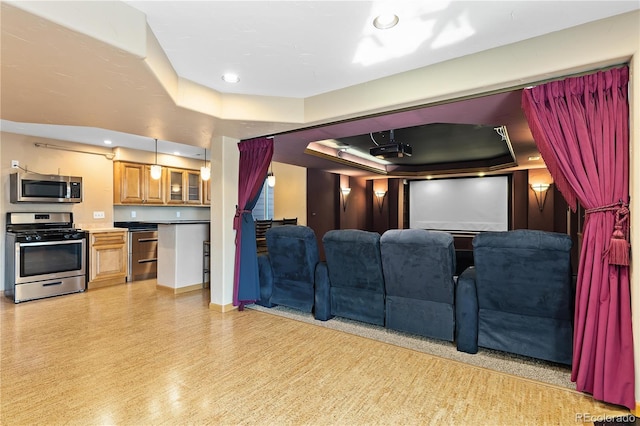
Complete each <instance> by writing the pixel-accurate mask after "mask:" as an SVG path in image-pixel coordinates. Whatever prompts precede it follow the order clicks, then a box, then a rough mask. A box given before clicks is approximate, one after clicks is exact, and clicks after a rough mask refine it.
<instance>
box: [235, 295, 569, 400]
mask: <svg viewBox="0 0 640 426" xmlns="http://www.w3.org/2000/svg"><path fill="white" fill-rule="evenodd" d="M247 308H249V309H255V310H258V311H261V312H267V313H270V314H273V315H279V316H283V317H286V318H290V319H293V320H296V321H302V322H306V323H309V324H313V325H316V326H318V327H326V328H330V329H333V330H338V331H343V332H345V333H351V334H355V335H358V336H362V337H366V338H370V339H374V340H378V341H381V342H385V343H389V344H392V345H397V346H401V347H404V348H408V349H413V350H416V351H420V352H424V353H427V354H430V355H435V356H439V357H442V358H447V359H451V360H454V361H459V362H463V363H465V364H470V365H475V366H478V367H483V368H487V369H490V370H495V371H500V372H503V373H507V374H512V375H514V376H519V377H523V378H526V379H530V380H536V381H539V382H543V383H548V384H552V385H556V386H561V387H565V388H569V389H575V384H574V383H572V382H571V368H570V367H569V366H565V365H560V364H555V363H550V362H546V361H542V360H537V359H534V358H529V357H523V356H519V355H514V354H509V353H505V352H500V351H494V350H490V349H484V348H480V350H479V351H478V353H477V354H468V353H465V352H458V350H457V349H456V346H455V343H452V342H445V341H441V340H435V339H428V338H426V337H421V336H416V335H412V334H407V333H402V332H398V331H393V330H388V329H386V328H384V327H380V326H376V325H372V324H366V323H362V322H359V321H352V320H349V319H346V318H338V317H334V318H332V319H330V320H328V321H317V320H316V319H315V318H314V317H313V315H312V314H310V313H306V312H301V311H298V310H295V309H290V308H287V307H284V306H275V307H273V308H265V307H263V306H260V305H248V306H247Z"/></svg>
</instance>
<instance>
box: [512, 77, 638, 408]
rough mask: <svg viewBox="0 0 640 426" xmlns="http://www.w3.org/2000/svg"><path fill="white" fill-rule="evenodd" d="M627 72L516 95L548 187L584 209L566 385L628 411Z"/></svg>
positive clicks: (558, 83) (630, 389)
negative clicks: (544, 167)
mask: <svg viewBox="0 0 640 426" xmlns="http://www.w3.org/2000/svg"><path fill="white" fill-rule="evenodd" d="M628 81H629V70H628V68H627V67H622V68H616V69H611V70H608V71H602V72H598V73H595V74H590V75H586V76H581V77H575V78H568V79H566V80H562V81H554V82H551V83H547V84H543V85H540V86H537V87H534V88H532V89H527V90H524V92H523V97H522V107H523V110H524V113H525V115H526V117H527V120H528V122H529V128H530V129H531V133H532V134H533V138H534V140H535V142H536V145H537V146H538V149H539V150H540V153H541V154H542V157H543V158H544V161H545V163H546V164H547V167H548V168H549V172H550V173H551V176H552V177H553V179H554V181H555V183H556V186H557V187H558V189H559V190H560V192H561V193H562V194H563V196H564V197H565V199H566V200H567V202H568V203H569V205H570V206H571V208H572V209H573V210H574V211H575V209H576V207H577V205H576V201H579V202H580V204H581V205H582V206H584V207H585V209H586V210H585V212H586V213H585V216H586V217H585V222H584V227H583V240H582V249H581V252H580V263H579V267H578V277H577V278H578V280H577V289H576V310H575V323H574V339H573V366H572V373H571V380H572V381H574V382H576V387H577V389H578V390H579V391H585V392H588V393H591V394H592V395H593V397H594V398H595V399H598V400H602V401H606V402H609V403H613V404H618V405H624V406H626V407H629V408H630V409H635V397H634V365H633V337H632V331H631V295H630V284H629V267H628V265H629V242H628V239H629V210H628V202H629V105H628V100H627V96H628V88H627V86H628Z"/></svg>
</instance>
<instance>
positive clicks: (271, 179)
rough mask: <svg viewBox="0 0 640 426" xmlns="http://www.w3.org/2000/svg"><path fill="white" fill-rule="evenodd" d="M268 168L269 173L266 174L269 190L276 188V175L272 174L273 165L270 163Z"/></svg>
mask: <svg viewBox="0 0 640 426" xmlns="http://www.w3.org/2000/svg"><path fill="white" fill-rule="evenodd" d="M270 167H271V171H270V172H269V173H267V185H269V188H273V187H274V186H276V175H274V174H273V163H271V165H270Z"/></svg>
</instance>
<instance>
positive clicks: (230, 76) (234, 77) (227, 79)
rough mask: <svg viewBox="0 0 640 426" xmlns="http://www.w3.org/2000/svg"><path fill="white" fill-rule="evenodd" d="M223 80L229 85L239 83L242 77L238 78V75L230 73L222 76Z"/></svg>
mask: <svg viewBox="0 0 640 426" xmlns="http://www.w3.org/2000/svg"><path fill="white" fill-rule="evenodd" d="M222 80H224V81H225V82H227V83H237V82H239V81H240V77H239V76H238V74H233V73H230V72H228V73H226V74H223V75H222Z"/></svg>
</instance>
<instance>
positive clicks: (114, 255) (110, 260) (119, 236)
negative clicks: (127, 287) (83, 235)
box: [87, 228, 128, 289]
mask: <svg viewBox="0 0 640 426" xmlns="http://www.w3.org/2000/svg"><path fill="white" fill-rule="evenodd" d="M88 232H89V283H88V284H87V288H89V289H92V288H98V287H106V286H110V285H116V284H124V283H125V282H126V277H127V256H128V250H127V233H128V230H126V229H115V228H114V229H110V230H88Z"/></svg>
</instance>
